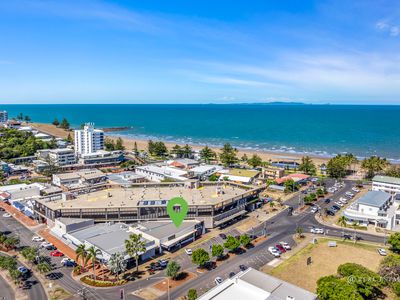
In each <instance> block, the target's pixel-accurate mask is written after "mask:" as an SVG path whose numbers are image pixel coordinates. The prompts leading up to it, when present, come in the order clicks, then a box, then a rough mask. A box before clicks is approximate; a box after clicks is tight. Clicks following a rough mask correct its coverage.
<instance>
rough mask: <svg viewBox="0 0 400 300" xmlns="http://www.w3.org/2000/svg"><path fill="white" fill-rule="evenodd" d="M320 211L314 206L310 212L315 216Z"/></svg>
mask: <svg viewBox="0 0 400 300" xmlns="http://www.w3.org/2000/svg"><path fill="white" fill-rule="evenodd" d="M317 211H318V207H316V206H314V207H313V208H311V210H310V212H311V213H313V214H315V213H316V212H317Z"/></svg>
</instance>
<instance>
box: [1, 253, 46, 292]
mask: <svg viewBox="0 0 400 300" xmlns="http://www.w3.org/2000/svg"><path fill="white" fill-rule="evenodd" d="M0 255H5V254H0ZM17 262H18V267H19V266H25V267H27V268H28V266H27V265H25V264H23V263H22V262H21V261H19V260H17ZM23 283H24V286H25V287H24V289H25V290H26V291H27V292H28V297H29V299H31V300H37V299H47V296H46V293H45V291H44V289H43V286H42V285H41V284H40V281H39V280H38V279H37V278H36V276H35V275H34V274H33V273H32V272H31V273H30V274H29V275H28V276H27V277H26V278H25V279H24V280H23ZM0 286H1V284H0ZM7 286H8V285H7ZM9 289H10V286H8V289H7V288H6V293H7V290H9ZM0 295H1V296H3V290H1V292H0ZM13 297H14V292H13ZM10 299H14V298H10Z"/></svg>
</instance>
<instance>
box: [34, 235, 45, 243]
mask: <svg viewBox="0 0 400 300" xmlns="http://www.w3.org/2000/svg"><path fill="white" fill-rule="evenodd" d="M43 241H44V238H42V237H41V236H37V235H35V236H34V237H32V242H43Z"/></svg>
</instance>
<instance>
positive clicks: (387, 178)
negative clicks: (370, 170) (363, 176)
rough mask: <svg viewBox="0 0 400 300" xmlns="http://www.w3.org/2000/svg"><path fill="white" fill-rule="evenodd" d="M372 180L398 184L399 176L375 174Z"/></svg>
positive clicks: (399, 183) (399, 181)
mask: <svg viewBox="0 0 400 300" xmlns="http://www.w3.org/2000/svg"><path fill="white" fill-rule="evenodd" d="M372 181H376V182H382V183H389V184H397V185H400V178H396V177H390V176H382V175H376V176H374V178H372Z"/></svg>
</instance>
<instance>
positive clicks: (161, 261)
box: [158, 259, 168, 268]
mask: <svg viewBox="0 0 400 300" xmlns="http://www.w3.org/2000/svg"><path fill="white" fill-rule="evenodd" d="M158 263H159V264H160V266H161V267H162V268H166V267H167V265H168V260H166V259H160V260H159V261H158Z"/></svg>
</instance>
